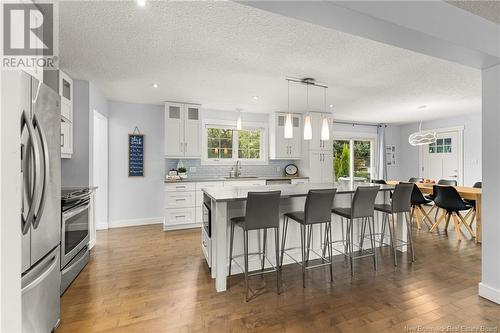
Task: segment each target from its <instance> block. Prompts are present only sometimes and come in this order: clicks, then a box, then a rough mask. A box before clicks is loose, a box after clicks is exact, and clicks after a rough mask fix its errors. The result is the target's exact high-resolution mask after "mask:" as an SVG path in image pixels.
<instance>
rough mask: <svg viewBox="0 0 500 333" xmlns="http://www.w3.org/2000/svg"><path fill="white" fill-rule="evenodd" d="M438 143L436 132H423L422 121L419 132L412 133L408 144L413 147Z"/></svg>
mask: <svg viewBox="0 0 500 333" xmlns="http://www.w3.org/2000/svg"><path fill="white" fill-rule="evenodd" d="M436 141H437V135H436V132H432V131H422V121H420V125H419V126H418V132H415V133H412V134H410V136H409V137H408V142H409V143H410V144H411V145H412V146H423V145H430V144H432V143H434V142H436Z"/></svg>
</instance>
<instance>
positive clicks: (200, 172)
mask: <svg viewBox="0 0 500 333" xmlns="http://www.w3.org/2000/svg"><path fill="white" fill-rule="evenodd" d="M178 162H179V160H178V159H168V158H167V159H165V173H168V171H169V170H171V169H177V163H178ZM182 163H183V164H184V167H185V168H186V169H187V173H188V176H189V177H193V178H195V177H220V176H223V177H226V176H229V171H231V169H232V168H233V166H234V165H202V164H201V160H182ZM290 163H293V161H287V160H285V161H281V160H279V161H278V160H270V161H268V164H267V165H243V166H242V167H241V175H242V176H265V177H267V176H272V177H274V176H283V175H284V174H285V171H284V169H285V166H286V165H288V164H290ZM191 168H196V172H191V170H190V169H191Z"/></svg>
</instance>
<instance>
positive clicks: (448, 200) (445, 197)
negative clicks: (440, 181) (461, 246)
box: [429, 185, 475, 241]
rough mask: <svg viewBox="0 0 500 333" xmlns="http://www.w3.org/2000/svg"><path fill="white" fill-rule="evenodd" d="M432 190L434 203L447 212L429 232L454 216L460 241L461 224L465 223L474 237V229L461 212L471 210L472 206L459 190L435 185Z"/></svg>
mask: <svg viewBox="0 0 500 333" xmlns="http://www.w3.org/2000/svg"><path fill="white" fill-rule="evenodd" d="M432 191H433V193H434V204H435V205H436V206H437V207H438V208H440V209H443V210H444V211H445V213H444V214H442V215H441V216H440V217H439V218H438V219H437V220H436V222H435V223H434V225H433V226H432V227H431V229H430V230H429V232H432V231H434V230H435V229H436V228H437V227H438V225H439V223H440V222H441V221H443V220H446V225H448V223H449V222H450V218H452V219H453V223H454V224H455V233H456V235H457V239H458V240H459V241H460V240H462V236H461V230H460V228H461V225H464V226H465V228H466V229H467V230H468V231H469V233H470V234H471V236H472V238H474V237H475V235H474V231H472V228H471V227H470V226H469V225H468V224H467V223H466V222H465V220H464V218H463V216H462V214H460V211H464V210H469V209H471V208H472V206H471V205H469V204H467V203H466V202H465V201H463V200H462V198H461V197H460V194H458V191H457V190H456V189H455V188H454V187H452V186H440V185H434V186H433V190H432Z"/></svg>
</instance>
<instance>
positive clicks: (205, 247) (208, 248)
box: [201, 228, 212, 268]
mask: <svg viewBox="0 0 500 333" xmlns="http://www.w3.org/2000/svg"><path fill="white" fill-rule="evenodd" d="M201 250H202V251H203V255H204V256H205V259H206V260H207V263H208V267H209V268H211V267H212V239H211V238H210V237H208V234H207V231H206V230H205V228H201Z"/></svg>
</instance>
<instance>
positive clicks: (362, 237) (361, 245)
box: [359, 217, 367, 253]
mask: <svg viewBox="0 0 500 333" xmlns="http://www.w3.org/2000/svg"><path fill="white" fill-rule="evenodd" d="M366 223H367V218H366V217H364V218H362V219H361V234H360V238H359V252H360V253H361V252H362V251H363V243H364V240H365V229H366Z"/></svg>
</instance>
